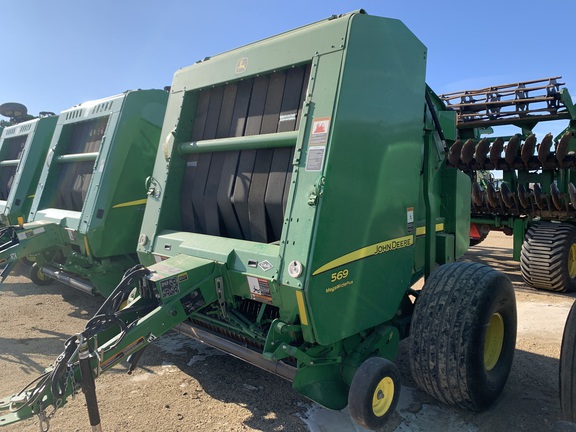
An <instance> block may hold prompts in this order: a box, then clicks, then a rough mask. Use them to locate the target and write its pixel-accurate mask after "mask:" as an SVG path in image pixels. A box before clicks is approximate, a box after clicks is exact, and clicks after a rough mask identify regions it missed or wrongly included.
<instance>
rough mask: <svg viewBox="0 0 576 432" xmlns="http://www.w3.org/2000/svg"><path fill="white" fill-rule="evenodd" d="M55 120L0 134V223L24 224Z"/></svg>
mask: <svg viewBox="0 0 576 432" xmlns="http://www.w3.org/2000/svg"><path fill="white" fill-rule="evenodd" d="M57 120H58V117H56V116H50V117H42V118H38V119H34V120H29V121H27V122H24V123H20V124H17V125H14V126H10V127H7V128H6V129H5V130H4V132H2V133H1V134H0V222H1V223H2V225H10V223H11V222H12V223H18V221H19V220H20V221H26V219H27V218H28V214H29V212H30V207H31V206H32V200H33V198H34V194H35V192H36V186H37V185H38V180H39V178H40V173H41V172H42V167H43V166H44V161H45V159H46V153H47V152H48V147H49V145H50V141H51V140H52V134H53V133H54V128H55V127H56V121H57Z"/></svg>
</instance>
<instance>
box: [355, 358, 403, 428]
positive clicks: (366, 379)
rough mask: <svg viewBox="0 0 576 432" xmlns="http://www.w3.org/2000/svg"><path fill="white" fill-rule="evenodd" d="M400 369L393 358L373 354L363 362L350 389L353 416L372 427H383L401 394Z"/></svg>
mask: <svg viewBox="0 0 576 432" xmlns="http://www.w3.org/2000/svg"><path fill="white" fill-rule="evenodd" d="M400 387H401V384H400V371H399V370H398V367H397V366H396V365H395V364H394V363H392V362H391V361H389V360H386V359H385V358H382V357H371V358H369V359H368V360H366V361H365V362H364V363H362V364H361V365H360V367H359V368H358V370H357V371H356V373H355V374H354V378H352V384H351V385H350V391H349V392H348V411H349V413H350V417H351V418H352V420H354V421H355V422H356V423H358V424H359V425H360V426H362V427H364V428H366V429H368V430H379V429H381V428H382V427H383V426H384V425H385V424H386V422H387V421H388V419H389V418H390V416H391V415H392V414H393V413H394V410H395V409H396V405H397V404H398V399H399V397H400Z"/></svg>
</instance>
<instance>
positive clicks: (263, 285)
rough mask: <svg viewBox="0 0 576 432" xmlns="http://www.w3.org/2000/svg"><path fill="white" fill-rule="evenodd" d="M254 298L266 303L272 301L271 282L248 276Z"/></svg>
mask: <svg viewBox="0 0 576 432" xmlns="http://www.w3.org/2000/svg"><path fill="white" fill-rule="evenodd" d="M246 279H247V280H248V286H249V287H250V294H251V297H252V300H258V301H261V302H264V303H270V304H271V303H272V294H271V293H270V283H269V282H268V281H267V280H266V279H260V278H257V277H252V276H246Z"/></svg>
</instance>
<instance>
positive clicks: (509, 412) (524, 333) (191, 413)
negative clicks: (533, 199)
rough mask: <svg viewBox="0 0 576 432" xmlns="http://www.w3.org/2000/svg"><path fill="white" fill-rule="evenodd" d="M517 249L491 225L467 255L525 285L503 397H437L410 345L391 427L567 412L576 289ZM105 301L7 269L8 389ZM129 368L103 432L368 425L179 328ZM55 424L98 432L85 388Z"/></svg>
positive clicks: (525, 421) (1, 316)
mask: <svg viewBox="0 0 576 432" xmlns="http://www.w3.org/2000/svg"><path fill="white" fill-rule="evenodd" d="M511 247H512V241H511V238H509V237H506V236H504V235H502V234H500V233H491V234H490V236H489V237H488V239H487V240H486V241H485V242H484V243H482V244H481V245H479V246H477V247H475V248H472V249H471V250H470V251H469V253H468V254H467V255H466V257H465V259H467V260H473V261H480V262H483V263H487V264H490V265H492V266H494V267H495V268H497V269H499V270H501V271H503V272H505V273H506V274H508V275H509V277H510V278H511V280H512V282H513V283H514V287H515V289H516V300H517V304H518V313H519V317H518V340H517V344H516V355H515V358H514V364H513V367H512V372H511V375H510V378H509V380H508V383H507V385H506V387H505V389H504V392H503V394H502V395H501V397H500V398H499V399H498V400H497V402H496V403H495V405H494V406H493V407H491V408H490V409H489V410H488V411H486V412H483V413H472V412H467V411H464V410H460V409H454V408H450V407H446V406H444V405H442V404H440V403H438V402H436V401H434V400H433V399H432V398H430V397H429V396H427V395H426V394H424V393H423V392H421V391H419V390H418V389H416V388H415V386H414V384H413V383H412V382H411V379H410V371H409V369H408V367H407V352H406V344H405V343H402V344H401V352H400V355H399V357H398V358H397V360H396V363H397V364H398V365H399V366H400V368H401V371H402V374H403V383H404V385H403V389H402V397H401V400H400V403H399V405H398V408H397V410H396V413H395V415H394V417H393V418H392V421H391V423H390V424H389V425H388V427H387V428H386V431H389V432H392V431H394V432H408V431H417V432H418V431H422V432H423V431H432V432H434V431H438V432H440V431H442V432H450V431H454V432H455V431H496V432H498V431H507V432H508V431H527V432H532V431H533V432H536V431H538V432H540V431H547V430H551V429H552V428H553V425H554V423H555V422H556V421H557V420H559V419H560V406H559V400H558V357H559V354H560V343H561V338H562V330H563V327H564V322H565V319H566V316H567V314H568V311H569V309H570V306H571V304H572V302H573V301H574V298H575V295H574V294H570V295H566V294H551V293H546V292H539V291H535V290H532V289H530V288H527V287H526V286H525V285H524V284H523V282H522V278H521V276H520V272H519V266H518V263H517V262H514V261H512V260H511V257H512V251H511ZM101 302H102V299H101V298H95V297H89V296H87V295H86V294H83V293H81V292H79V291H75V290H74V289H72V288H68V287H66V286H63V285H60V284H56V283H55V284H53V285H51V286H49V287H38V286H35V285H33V284H32V283H30V282H29V280H28V279H27V278H25V277H22V276H18V275H12V276H10V277H8V279H7V280H6V283H4V284H3V285H2V286H0V396H7V395H9V394H12V393H15V392H16V391H17V390H19V389H20V388H21V387H23V386H24V385H25V384H27V383H28V382H29V381H31V380H32V379H33V378H35V377H36V376H38V374H40V373H41V372H42V371H43V370H44V368H45V367H47V366H49V365H50V364H51V363H52V362H53V360H54V359H55V358H56V357H57V356H58V354H59V353H60V352H61V351H62V347H63V343H64V341H65V340H66V339H67V338H68V337H69V336H70V335H72V334H74V333H77V332H79V331H81V330H82V329H83V326H84V323H85V322H86V320H87V319H88V318H90V317H91V316H92V314H93V313H94V312H96V310H97V308H98V306H99V304H100V303H101ZM125 372H126V367H125V366H117V367H115V368H114V369H113V370H112V371H110V372H108V373H106V374H104V375H103V376H102V377H100V378H99V379H98V380H97V382H96V388H97V396H98V399H99V407H100V413H101V416H102V428H103V430H104V431H106V432H110V431H117V432H124V431H149V430H154V431H155V432H168V431H169V432H176V431H182V432H183V431H202V432H209V431H288V432H297V431H311V432H349V431H350V432H352V431H354V432H357V431H361V430H362V429H361V428H359V427H357V426H354V425H353V424H352V423H351V421H350V419H349V416H348V415H347V413H346V411H345V410H344V411H343V412H333V411H328V410H325V409H322V408H320V407H319V406H318V405H316V404H314V403H312V402H310V401H309V400H307V399H305V398H304V397H302V396H300V395H298V394H297V393H295V392H294V391H293V390H292V389H291V385H290V383H289V382H287V381H285V380H283V379H282V378H278V377H275V376H273V375H271V374H269V373H267V372H264V371H261V370H260V369H258V368H256V367H254V366H251V365H248V364H246V363H244V362H242V361H241V360H238V359H235V358H233V357H231V356H229V355H224V354H221V353H219V352H217V351H215V350H213V349H210V348H207V347H205V346H203V345H201V344H199V343H197V342H195V341H192V340H191V339H188V338H187V337H185V336H181V335H177V334H175V333H170V334H168V335H166V336H164V337H162V338H160V339H159V340H158V341H157V342H156V343H155V344H153V345H152V346H151V347H149V348H148V349H147V350H146V352H145V354H144V356H143V357H142V360H141V362H140V368H139V369H137V371H136V372H135V373H134V374H133V375H131V376H129V375H126V373H125ZM50 426H51V427H50V430H51V431H63V432H70V431H72V432H83V431H89V430H90V425H89V422H88V416H87V413H86V408H85V403H84V396H83V395H82V394H79V395H78V396H77V397H76V398H75V399H74V400H71V401H70V402H69V403H68V405H66V406H65V407H63V408H62V409H60V410H59V411H58V412H57V413H56V414H55V415H54V417H53V418H52V420H51V422H50ZM16 431H18V432H27V431H34V432H36V431H38V421H37V419H36V418H34V419H31V420H27V421H24V422H21V423H18V424H15V425H10V426H6V427H4V428H1V429H0V432H16Z"/></svg>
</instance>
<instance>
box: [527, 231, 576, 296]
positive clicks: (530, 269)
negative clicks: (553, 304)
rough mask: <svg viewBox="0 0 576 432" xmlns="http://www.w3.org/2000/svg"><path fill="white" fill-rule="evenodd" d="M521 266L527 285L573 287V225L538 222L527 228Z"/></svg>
mask: <svg viewBox="0 0 576 432" xmlns="http://www.w3.org/2000/svg"><path fill="white" fill-rule="evenodd" d="M520 270H521V272H522V278H523V279H524V282H526V284H527V285H529V286H531V287H533V288H536V289H541V290H547V291H555V292H571V291H574V290H575V289H576V227H574V226H572V225H570V224H567V223H552V222H541V223H538V224H535V225H532V226H531V227H530V228H529V229H528V231H527V232H526V236H525V237H524V243H523V244H522V253H521V256H520Z"/></svg>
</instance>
